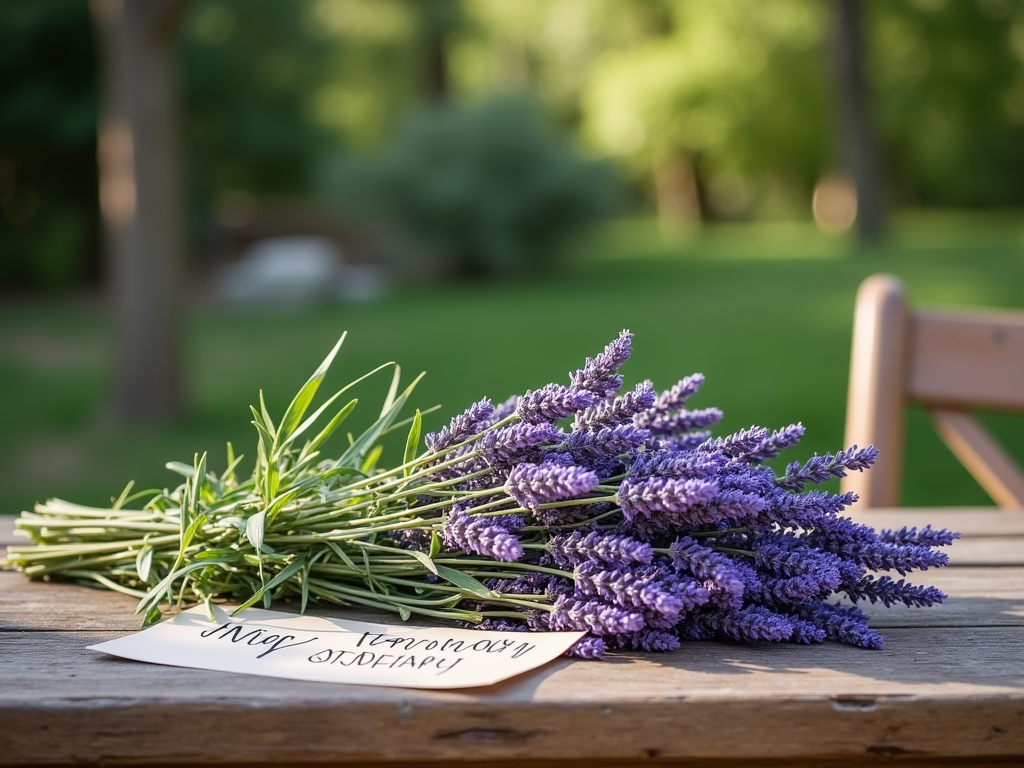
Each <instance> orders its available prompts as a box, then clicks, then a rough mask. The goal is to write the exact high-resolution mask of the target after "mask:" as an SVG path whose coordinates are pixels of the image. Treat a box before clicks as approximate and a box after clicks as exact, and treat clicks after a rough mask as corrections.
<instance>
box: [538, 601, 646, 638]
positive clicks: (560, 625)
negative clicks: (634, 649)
mask: <svg viewBox="0 0 1024 768" xmlns="http://www.w3.org/2000/svg"><path fill="white" fill-rule="evenodd" d="M554 609H555V610H554V611H552V612H550V613H546V614H541V615H539V617H538V618H537V620H536V623H537V624H538V625H539V626H541V627H543V628H545V629H549V630H553V631H556V632H560V631H565V630H577V631H578V630H585V631H587V632H592V633H593V634H595V635H620V634H624V633H626V632H637V631H639V630H641V629H643V628H644V617H643V614H642V613H640V612H639V611H631V610H629V609H627V608H621V607H619V606H617V605H612V604H611V603H606V602H604V601H603V600H601V599H599V598H590V599H586V600H584V599H581V598H578V597H573V596H570V595H559V596H558V597H557V598H556V599H555V603H554Z"/></svg>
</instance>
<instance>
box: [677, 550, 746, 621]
mask: <svg viewBox="0 0 1024 768" xmlns="http://www.w3.org/2000/svg"><path fill="white" fill-rule="evenodd" d="M672 562H673V564H674V565H675V566H676V568H677V569H678V570H680V571H682V572H683V573H687V574H690V575H691V576H695V577H696V578H697V579H698V580H699V581H700V583H701V586H702V587H704V588H705V589H706V590H707V591H708V593H709V601H710V602H712V603H715V604H718V605H724V606H733V607H738V606H739V605H741V604H742V602H743V594H744V590H745V585H744V581H743V578H742V575H741V569H743V567H744V566H743V565H742V564H741V563H740V562H739V561H734V560H733V559H732V558H730V557H729V556H727V555H724V554H722V553H721V552H715V551H714V550H711V549H709V548H707V547H705V546H704V545H703V544H701V543H700V542H698V541H696V540H695V539H691V538H689V537H688V536H683V537H681V538H679V539H678V540H676V541H675V542H674V543H673V544H672Z"/></svg>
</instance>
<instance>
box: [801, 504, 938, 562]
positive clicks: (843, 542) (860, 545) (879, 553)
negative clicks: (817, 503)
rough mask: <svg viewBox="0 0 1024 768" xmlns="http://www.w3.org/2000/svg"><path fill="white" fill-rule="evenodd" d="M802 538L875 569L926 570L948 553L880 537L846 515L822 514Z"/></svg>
mask: <svg viewBox="0 0 1024 768" xmlns="http://www.w3.org/2000/svg"><path fill="white" fill-rule="evenodd" d="M804 536H805V538H807V540H808V541H810V542H811V543H812V544H814V545H815V546H817V547H819V548H820V549H823V550H825V551H826V552H832V553H834V554H837V555H839V556H840V557H842V558H844V559H846V560H852V561H853V562H855V563H858V564H860V565H863V566H864V567H866V568H870V569H872V570H876V571H896V572H897V573H899V574H900V575H901V576H904V575H906V573H907V571H914V570H921V571H923V570H927V569H928V568H938V567H939V566H943V565H948V564H949V555H947V554H946V553H945V552H936V551H935V550H933V549H931V548H930V547H926V546H923V545H921V544H892V543H890V542H887V541H881V540H880V539H879V537H878V534H877V533H876V532H875V530H874V529H873V528H871V527H869V526H866V525H861V524H859V523H854V522H853V521H852V520H850V519H849V518H845V517H839V518H832V519H829V518H825V519H823V520H821V521H819V523H818V527H817V528H815V529H814V530H812V531H810V532H808V533H806V534H804Z"/></svg>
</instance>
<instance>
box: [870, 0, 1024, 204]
mask: <svg viewBox="0 0 1024 768" xmlns="http://www.w3.org/2000/svg"><path fill="white" fill-rule="evenodd" d="M864 10H865V22H866V27H865V29H866V32H867V35H868V40H867V74H868V85H869V89H870V93H871V97H872V99H873V105H874V107H875V114H876V115H877V117H878V119H879V126H880V130H881V132H882V139H883V142H884V150H885V156H886V160H887V165H888V167H889V169H890V177H891V179H892V180H893V181H894V182H895V191H896V193H897V194H898V195H899V201H900V202H902V203H903V204H904V205H924V206H946V207H982V206H1009V205H1014V206H1016V205H1020V204H1022V203H1024V3H1021V2H1017V1H1016V0H868V1H867V2H866V4H865V9H864Z"/></svg>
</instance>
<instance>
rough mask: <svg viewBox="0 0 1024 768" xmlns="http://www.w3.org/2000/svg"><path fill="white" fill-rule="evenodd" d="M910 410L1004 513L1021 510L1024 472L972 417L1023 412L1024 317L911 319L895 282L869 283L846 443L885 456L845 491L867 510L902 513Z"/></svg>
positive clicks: (856, 344) (859, 321)
mask: <svg viewBox="0 0 1024 768" xmlns="http://www.w3.org/2000/svg"><path fill="white" fill-rule="evenodd" d="M908 404H918V405H921V406H923V407H924V408H925V410H926V411H927V413H928V414H929V416H930V417H931V419H932V422H933V424H934V425H935V429H936V431H937V432H938V433H939V435H940V436H941V437H942V439H943V440H944V441H945V443H946V445H948V446H949V448H950V450H952V452H953V453H954V454H955V455H956V456H957V458H959V459H960V461H961V462H962V463H963V464H964V466H965V467H967V469H968V470H969V471H970V473H971V474H972V475H973V476H974V478H975V479H976V480H977V481H978V483H979V484H980V485H981V487H982V488H984V489H985V491H986V492H987V493H988V494H989V495H990V496H991V497H992V498H993V499H994V500H995V501H996V503H997V504H998V505H999V506H1000V507H1003V508H1004V509H1020V508H1022V507H1024V474H1021V471H1020V469H1019V468H1018V467H1017V464H1016V462H1015V461H1014V460H1013V459H1012V458H1010V456H1009V455H1008V454H1007V453H1006V451H1005V450H1004V449H1003V448H1002V447H1001V446H1000V445H999V444H998V443H996V442H995V441H994V440H993V439H992V437H991V436H990V435H989V433H988V432H987V431H986V430H985V429H984V427H982V426H981V424H979V423H978V422H977V421H975V419H974V418H972V417H971V415H970V414H969V413H968V410H969V409H970V408H981V409H987V410H1015V411H1024V313H1018V312H1012V311H978V312H971V313H967V312H955V313H954V312H917V311H913V312H912V311H910V310H909V309H908V306H907V297H906V290H905V289H904V286H903V283H902V282H900V280H899V279H898V278H896V277H893V276H891V275H873V276H872V277H869V278H867V279H866V280H865V281H864V282H863V283H862V284H861V286H860V289H859V291H858V292H857V306H856V313H855V317H854V329H853V354H852V359H851V363H850V388H849V393H848V397H847V410H846V445H853V444H857V445H859V446H861V447H863V446H865V445H868V444H873V445H874V446H875V447H876V448H878V449H879V450H880V451H881V456H880V458H879V461H878V463H877V464H876V465H875V466H874V467H872V468H871V470H869V471H867V472H851V473H850V474H849V476H847V477H846V478H844V479H843V483H842V488H843V491H855V492H856V493H858V494H859V495H860V499H861V500H860V506H861V507H862V508H868V507H895V506H898V505H899V502H900V486H901V478H902V473H903V452H904V423H905V419H904V408H905V406H907V405H908Z"/></svg>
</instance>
